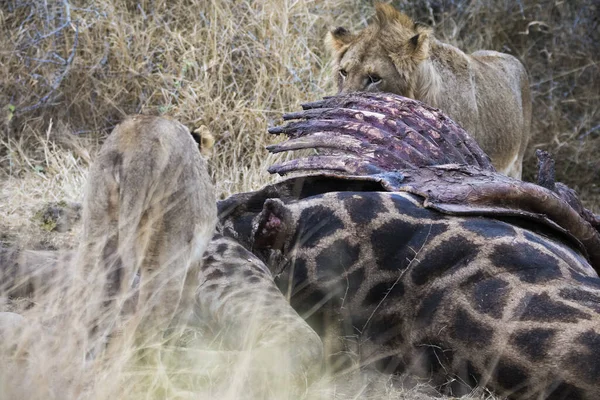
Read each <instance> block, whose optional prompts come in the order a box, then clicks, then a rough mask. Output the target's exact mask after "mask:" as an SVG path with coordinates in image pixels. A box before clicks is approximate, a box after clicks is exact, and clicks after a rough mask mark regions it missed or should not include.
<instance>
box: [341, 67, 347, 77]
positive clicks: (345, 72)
mask: <svg viewBox="0 0 600 400" xmlns="http://www.w3.org/2000/svg"><path fill="white" fill-rule="evenodd" d="M340 75H341V76H342V78H345V77H347V76H348V71H346V70H345V69H344V68H342V69H340Z"/></svg>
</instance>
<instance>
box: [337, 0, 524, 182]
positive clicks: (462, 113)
mask: <svg viewBox="0 0 600 400" xmlns="http://www.w3.org/2000/svg"><path fill="white" fill-rule="evenodd" d="M375 8H376V18H375V20H374V22H372V23H371V24H369V26H367V27H366V28H365V29H364V30H362V31H361V32H359V33H357V34H352V33H350V32H349V31H348V30H347V29H345V28H342V27H339V28H336V29H334V30H333V31H331V32H329V34H328V35H327V39H326V43H327V44H328V47H329V48H330V49H331V51H332V54H333V57H334V59H335V60H336V65H337V73H338V88H339V91H340V92H341V93H346V92H355V91H367V92H391V93H395V94H399V95H402V96H406V97H410V98H413V99H417V100H421V101H423V102H424V103H427V104H429V105H432V106H434V107H438V108H440V109H441V110H443V111H444V112H446V113H447V114H448V115H449V116H450V117H451V118H453V119H455V120H456V121H457V122H459V123H460V124H461V125H462V126H463V127H464V128H465V129H466V130H467V132H469V133H470V134H471V135H472V136H473V137H474V138H475V140H477V142H478V143H479V145H480V146H481V147H482V148H483V150H484V151H485V152H486V153H487V154H488V155H489V156H490V158H491V159H492V163H493V164H494V166H495V167H496V169H497V170H498V171H499V172H501V173H503V174H506V175H508V176H512V177H514V178H518V179H520V178H521V173H522V163H523V155H524V153H525V149H526V148H527V143H528V141H529V136H530V123H531V95H530V92H529V79H528V77H527V71H526V70H525V67H524V66H523V65H522V64H521V63H520V62H519V60H517V59H516V58H515V57H513V56H511V55H508V54H503V53H498V52H495V51H488V50H481V51H476V52H475V53H473V54H465V53H464V52H462V51H461V50H460V49H458V48H456V47H454V46H451V45H449V44H446V43H442V42H440V41H438V40H437V39H435V37H434V36H433V32H432V30H431V29H430V28H429V27H425V26H422V25H420V24H418V23H415V22H413V20H412V19H411V18H409V17H408V16H406V15H405V14H402V13H401V12H399V11H397V10H396V9H395V8H394V7H392V6H390V5H388V4H376V5H375Z"/></svg>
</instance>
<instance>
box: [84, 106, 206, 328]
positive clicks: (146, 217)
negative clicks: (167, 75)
mask: <svg viewBox="0 0 600 400" xmlns="http://www.w3.org/2000/svg"><path fill="white" fill-rule="evenodd" d="M88 181H89V184H88V186H87V190H86V196H85V201H84V205H83V210H84V211H83V221H84V225H83V238H82V243H81V246H80V248H79V251H78V256H77V257H76V263H77V266H78V267H79V268H80V269H82V270H83V271H85V273H86V278H88V277H93V276H94V275H96V274H94V273H90V272H88V271H99V272H100V273H102V274H105V275H104V279H107V280H106V283H107V286H106V288H105V291H106V293H105V295H106V296H108V298H109V299H110V298H117V302H116V303H117V307H116V308H114V309H115V310H117V312H118V310H120V309H121V308H122V306H123V305H124V304H125V302H126V301H127V297H128V296H121V295H122V294H123V293H126V292H128V291H130V289H131V287H132V284H133V280H134V277H135V276H136V273H139V276H140V289H139V301H138V306H141V307H143V308H144V314H145V315H143V316H142V315H138V318H137V319H138V321H143V322H141V323H142V326H141V327H140V328H141V330H143V331H148V330H149V329H152V330H157V331H160V330H162V329H165V328H166V327H167V326H168V325H169V323H170V322H171V321H172V319H173V318H175V317H176V310H191V308H192V307H191V305H192V304H193V303H192V301H193V295H194V292H195V289H196V285H197V282H196V276H197V274H198V272H199V268H200V266H201V260H202V256H203V253H204V250H205V249H206V247H207V245H208V243H209V242H210V239H211V238H212V235H213V231H214V228H215V225H216V222H217V212H216V198H215V194H214V189H213V186H212V183H211V180H210V177H209V175H208V172H207V168H206V162H205V161H204V159H203V158H202V156H201V154H200V151H198V150H197V146H196V143H195V142H194V139H193V138H192V135H191V134H190V132H189V130H188V129H187V128H186V127H185V126H183V125H182V124H180V123H179V122H176V121H172V120H168V119H164V118H157V117H151V116H142V115H138V116H133V117H129V118H127V119H126V120H125V121H123V122H122V123H121V124H119V125H118V126H117V127H116V128H115V130H114V131H113V132H112V134H111V135H110V136H109V137H108V138H107V140H106V141H105V143H104V145H103V147H102V150H101V151H100V154H99V155H98V157H97V159H96V162H95V163H94V164H93V166H92V168H91V170H90V173H89V177H88ZM88 279H89V278H88ZM96 284H97V283H96ZM120 296H121V299H120V300H119V297H120ZM111 309H113V308H112V307H111ZM92 312H93V314H94V315H97V312H96V311H95V310H92ZM177 317H179V316H177ZM99 325H100V326H99V327H101V328H103V330H104V334H108V333H109V331H110V326H102V325H103V324H102V323H101V322H99ZM100 332H102V331H100Z"/></svg>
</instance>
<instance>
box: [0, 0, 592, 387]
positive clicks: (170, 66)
mask: <svg viewBox="0 0 600 400" xmlns="http://www.w3.org/2000/svg"><path fill="white" fill-rule="evenodd" d="M2 4H3V5H2V6H0V31H1V32H2V34H1V35H0V87H1V89H0V124H1V125H0V179H2V181H1V187H0V215H1V216H2V219H1V222H0V228H1V229H3V233H1V234H0V235H1V236H0V240H8V241H13V240H17V239H18V240H19V241H22V242H25V244H26V245H27V246H28V247H69V245H73V243H74V242H75V241H76V238H77V230H75V231H74V232H71V233H66V234H47V233H43V232H41V231H40V230H39V227H38V226H37V225H36V224H35V223H34V222H33V221H32V216H33V214H34V213H35V211H37V209H39V207H41V205H42V204H43V203H44V202H47V201H54V200H71V201H77V200H81V199H80V196H81V193H82V190H81V188H82V186H83V183H84V181H85V177H86V171H87V166H88V164H89V162H90V160H91V159H93V156H94V153H95V151H96V150H97V148H98V143H99V142H101V141H102V139H103V137H104V136H105V135H106V134H107V133H108V132H109V131H110V129H111V128H112V127H113V126H114V125H115V124H116V123H117V122H118V121H119V120H121V119H122V118H123V117H124V116H125V115H127V114H131V113H146V114H155V115H159V114H160V115H162V114H164V115H169V116H171V117H174V118H176V119H178V120H180V121H182V122H183V123H185V124H187V125H189V126H198V125H200V124H204V125H206V126H208V127H209V129H210V130H211V131H212V132H213V134H214V135H215V136H216V139H217V143H216V146H215V154H216V155H215V156H214V157H213V158H212V175H213V177H214V179H215V181H216V182H217V187H218V191H219V194H220V195H221V196H226V195H228V194H230V193H233V192H238V191H242V190H250V189H254V188H257V187H259V186H260V185H262V184H264V183H265V182H267V181H269V180H271V179H272V178H271V177H269V176H268V174H267V173H266V172H265V171H266V166H268V165H270V164H271V163H272V162H273V161H274V160H275V157H273V156H271V155H268V154H267V152H266V151H265V150H264V146H265V144H267V143H269V142H270V141H271V140H273V139H272V138H270V137H268V135H267V134H266V133H265V132H266V128H267V127H268V126H270V125H273V124H275V123H277V121H278V118H279V117H280V115H281V113H282V112H284V111H289V110H295V109H298V105H299V103H301V102H305V101H310V100H314V99H317V98H320V97H321V96H323V95H326V94H330V93H333V92H334V89H333V85H332V81H331V79H330V75H331V73H330V71H329V67H328V64H327V61H328V55H327V54H325V53H324V48H323V46H322V38H323V37H324V35H325V32H326V30H327V29H328V28H331V27H333V26H336V25H344V26H346V27H349V28H360V27H362V26H364V25H365V24H366V23H367V19H368V17H370V16H371V15H372V12H373V10H372V5H371V4H369V2H363V1H360V0H350V1H341V0H331V1H310V0H297V1H292V0H290V1H286V0H266V1H262V2H249V1H248V2H242V1H235V2H227V1H207V0H198V1H188V0H172V1H165V0H142V1H136V2H134V1H127V0H100V1H94V2H90V1H83V0H80V1H75V0H70V1H67V0H46V1H43V2H42V1H37V0H31V1H27V0H8V1H6V2H4V3H2ZM394 4H395V5H396V6H399V8H401V9H403V10H405V11H407V12H409V13H410V14H412V15H413V16H415V17H417V18H418V19H420V20H425V21H429V22H430V23H432V24H434V25H435V28H436V32H437V35H438V37H440V38H441V39H442V40H445V41H448V42H450V43H453V44H456V45H459V46H460V47H462V48H463V49H465V50H469V51H472V50H476V49H481V48H487V49H496V50H502V51H506V52H510V53H512V54H514V55H516V56H517V57H519V58H520V59H521V60H522V61H523V62H524V64H525V65H526V67H527V68H528V70H529V72H530V74H531V83H532V85H531V87H532V91H533V97H534V121H533V126H534V139H533V144H532V147H531V149H530V150H529V152H528V154H529V158H528V160H527V163H526V168H525V177H526V178H527V179H533V177H534V175H535V168H534V167H535V162H534V159H533V158H534V157H533V154H534V151H533V149H534V148H537V147H542V148H545V149H547V150H550V151H551V152H552V153H554V154H555V155H556V157H557V165H558V166H559V168H558V170H559V171H558V173H559V179H560V180H562V181H564V182H566V183H568V184H570V185H571V186H573V187H575V188H576V189H578V190H579V191H580V192H581V194H582V197H583V199H584V200H586V202H587V204H588V205H589V206H591V207H592V208H594V209H595V210H596V211H600V158H598V156H597V152H598V150H600V127H599V126H600V114H599V113H600V96H599V93H600V79H599V78H600V71H599V68H600V66H599V64H598V62H599V59H598V57H599V56H598V54H600V37H599V36H600V33H599V32H600V29H599V27H598V24H599V22H598V19H597V17H595V15H597V14H598V5H597V4H596V2H595V1H594V0H576V1H571V2H566V1H555V0H542V1H536V2H534V1H514V2H505V1H500V0H485V1H479V2H472V1H464V0H462V1H459V0H457V1H453V0H419V1H410V2H409V1H395V2H394ZM594 18H596V19H594ZM59 289H60V288H59ZM53 293H56V296H54V297H53V296H48V298H47V299H46V304H45V307H44V308H41V307H34V308H31V309H28V310H23V313H24V315H26V316H27V318H28V328H27V335H24V336H23V337H21V338H20V339H18V340H17V341H20V343H24V342H23V341H27V339H26V338H27V337H28V335H31V337H32V338H33V347H31V348H32V349H33V350H34V351H32V353H31V354H33V359H34V361H35V362H34V363H31V364H30V366H29V367H28V368H29V370H28V372H27V373H26V374H20V373H12V372H11V369H10V368H4V365H8V364H6V363H8V362H9V361H8V360H7V359H6V358H5V359H3V360H1V361H0V362H2V365H3V368H2V370H1V372H0V397H2V398H15V399H17V398H31V399H35V398H45V399H46V398H60V399H68V398H81V397H84V398H98V399H101V398H115V397H118V398H147V397H148V396H151V397H152V396H153V397H166V396H167V395H168V397H169V398H191V397H193V398H223V399H226V398H230V399H237V398H244V396H248V392H246V391H244V385H240V384H237V383H239V382H238V381H236V380H235V379H234V378H235V377H238V376H244V374H247V373H248V372H249V370H248V368H247V367H239V366H235V365H229V364H219V363H216V364H211V363H209V362H205V363H204V364H203V363H202V362H198V363H197V364H195V365H193V366H188V367H186V368H188V370H187V372H188V373H187V375H186V374H180V375H178V377H177V378H174V374H173V373H172V372H173V371H167V370H165V369H164V368H142V367H140V365H139V364H136V363H133V364H132V362H131V360H130V356H133V355H134V354H135V353H134V352H133V349H128V350H127V351H124V352H123V354H122V355H121V357H120V358H118V359H113V360H110V361H106V362H104V363H102V362H98V363H96V364H94V365H90V364H86V363H85V362H84V361H83V360H82V357H81V345H80V341H81V340H79V339H82V337H83V336H82V332H83V330H82V327H81V324H80V323H78V322H77V321H75V320H72V321H69V323H67V324H62V325H60V324H57V322H56V321H57V320H59V321H63V322H64V318H67V317H66V316H68V315H76V314H77V313H76V311H77V309H78V307H80V306H81V304H80V303H81V301H80V299H70V300H68V299H67V300H65V299H64V296H59V295H58V293H60V290H57V291H56V292H53ZM59 299H60V303H59ZM90 301H91V300H90ZM65 304H67V305H68V306H67V309H69V308H70V309H71V311H72V312H67V311H69V310H65V306H64V305H65ZM59 305H62V306H59ZM61 326H68V327H69V328H68V330H66V331H64V330H62V329H61ZM69 335H70V336H69ZM199 342H200V343H199V344H198V345H197V346H196V347H195V349H196V350H195V351H197V352H198V359H199V360H207V359H210V354H209V353H207V352H210V350H211V348H210V345H209V344H207V343H202V340H199ZM3 343H4V344H5V345H4V347H3V348H6V346H7V344H10V343H11V341H10V340H4V341H3ZM236 368H237V369H236ZM240 368H242V369H241V370H240ZM243 368H246V369H243ZM14 371H16V370H14ZM179 372H182V371H179ZM183 375H185V377H184V378H182V376H183ZM363 378H364V377H363V376H362V375H360V374H356V375H354V376H352V377H350V378H348V377H338V380H337V381H333V382H330V381H328V380H327V379H325V380H324V382H322V383H320V384H319V385H317V386H315V387H314V388H313V389H312V390H311V392H310V393H309V397H311V398H337V399H350V398H368V399H371V398H372V399H376V398H377V399H381V398H383V399H385V398H404V397H403V396H407V398H418V395H417V394H415V393H414V392H409V393H408V394H401V393H400V392H399V389H396V388H393V385H392V382H391V381H390V380H389V379H388V378H381V377H380V378H371V377H368V379H366V380H364V379H363ZM236 382H237V383H236ZM234 383H236V384H234ZM348 383H352V385H349V384H348ZM259 386H260V385H259ZM267 393H268V394H270V397H271V398H285V397H286V396H285V393H286V388H285V387H283V388H282V387H279V388H278V387H277V385H271V386H270V389H268V390H267ZM278 396H279V397H278ZM265 397H269V396H267V395H265ZM478 398H481V396H480V397H478Z"/></svg>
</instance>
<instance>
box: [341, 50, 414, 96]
mask: <svg viewBox="0 0 600 400" xmlns="http://www.w3.org/2000/svg"><path fill="white" fill-rule="evenodd" d="M361 60H362V62H361ZM337 82H338V91H339V93H349V92H391V93H397V94H401V95H406V94H407V93H406V92H407V91H408V85H407V80H406V79H405V78H403V76H402V75H401V74H400V73H398V70H397V69H396V66H395V65H394V62H393V61H392V60H391V58H390V57H388V55H387V54H386V52H385V51H384V50H383V49H381V46H379V45H375V46H370V47H364V46H360V45H357V46H351V47H349V48H348V49H347V50H346V51H345V53H344V55H343V56H342V57H341V59H340V60H339V63H338V66H337Z"/></svg>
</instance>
